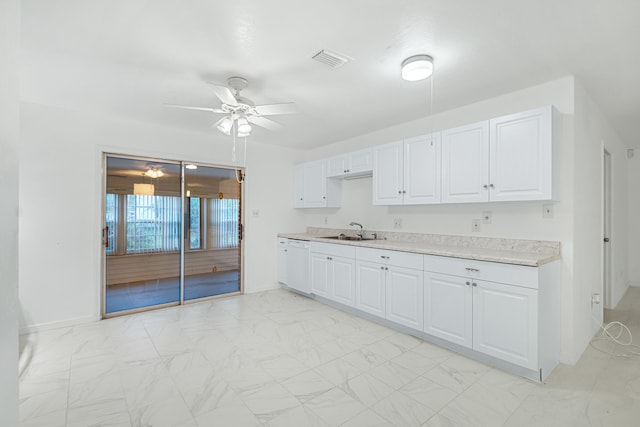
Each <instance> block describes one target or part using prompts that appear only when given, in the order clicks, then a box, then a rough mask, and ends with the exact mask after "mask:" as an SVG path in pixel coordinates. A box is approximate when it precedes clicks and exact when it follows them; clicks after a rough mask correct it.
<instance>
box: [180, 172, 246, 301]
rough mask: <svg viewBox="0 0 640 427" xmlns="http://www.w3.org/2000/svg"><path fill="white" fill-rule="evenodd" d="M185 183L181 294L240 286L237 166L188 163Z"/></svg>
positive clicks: (186, 297) (192, 296)
mask: <svg viewBox="0 0 640 427" xmlns="http://www.w3.org/2000/svg"><path fill="white" fill-rule="evenodd" d="M184 183H185V184H184V188H185V209H184V212H185V233H184V235H185V245H184V247H185V251H184V300H194V299H198V298H205V297H211V296H215V295H222V294H229V293H233V292H240V245H241V241H240V238H239V236H240V228H239V227H240V218H241V215H240V209H241V206H240V200H241V193H240V192H241V185H240V184H239V183H238V181H237V179H236V171H235V170H234V169H224V168H216V167H211V166H203V165H193V164H188V165H186V166H185V169H184Z"/></svg>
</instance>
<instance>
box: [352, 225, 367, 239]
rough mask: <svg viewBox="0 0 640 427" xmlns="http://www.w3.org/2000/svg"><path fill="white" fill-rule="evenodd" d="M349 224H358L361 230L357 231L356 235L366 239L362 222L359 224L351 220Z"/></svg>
mask: <svg viewBox="0 0 640 427" xmlns="http://www.w3.org/2000/svg"><path fill="white" fill-rule="evenodd" d="M349 225H350V226H351V227H353V226H354V225H357V226H358V227H360V232H359V233H356V236H358V237H360V238H361V239H364V227H363V226H362V224H359V223H357V222H350V223H349Z"/></svg>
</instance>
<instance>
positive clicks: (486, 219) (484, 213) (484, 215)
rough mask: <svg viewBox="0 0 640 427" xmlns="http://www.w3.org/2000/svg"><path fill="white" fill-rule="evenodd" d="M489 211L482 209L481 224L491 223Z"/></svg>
mask: <svg viewBox="0 0 640 427" xmlns="http://www.w3.org/2000/svg"><path fill="white" fill-rule="evenodd" d="M491 216H492V213H491V211H482V223H483V224H491Z"/></svg>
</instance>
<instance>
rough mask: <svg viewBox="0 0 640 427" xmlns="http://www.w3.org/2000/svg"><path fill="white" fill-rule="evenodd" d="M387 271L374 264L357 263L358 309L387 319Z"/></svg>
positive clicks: (366, 262)
mask: <svg viewBox="0 0 640 427" xmlns="http://www.w3.org/2000/svg"><path fill="white" fill-rule="evenodd" d="M385 296H386V292H385V270H384V266H383V265H381V264H378V263H374V262H368V261H356V308H357V309H358V310H362V311H364V312H367V313H369V314H373V315H374V316H378V317H382V318H384V317H385Z"/></svg>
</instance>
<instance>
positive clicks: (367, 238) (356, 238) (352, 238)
mask: <svg viewBox="0 0 640 427" xmlns="http://www.w3.org/2000/svg"><path fill="white" fill-rule="evenodd" d="M323 239H332V240H354V241H369V240H379V239H377V238H375V237H360V236H346V235H344V234H340V235H338V236H327V237H323Z"/></svg>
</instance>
